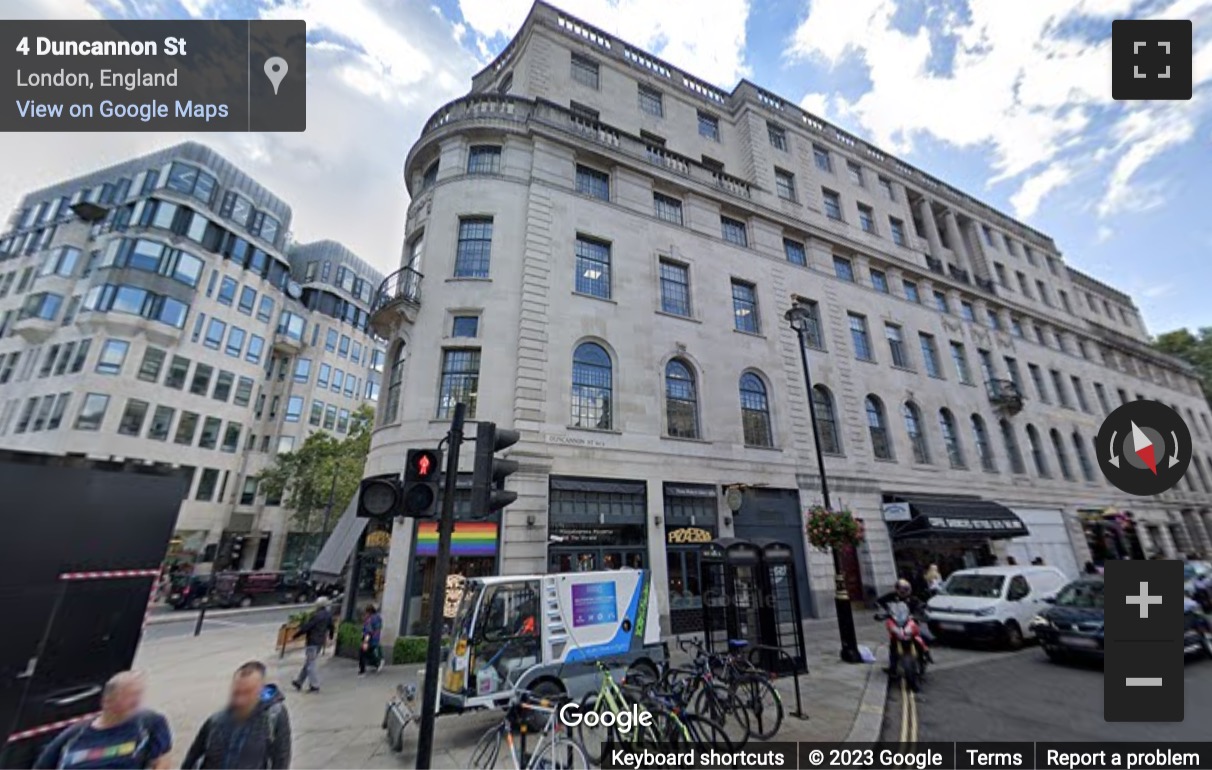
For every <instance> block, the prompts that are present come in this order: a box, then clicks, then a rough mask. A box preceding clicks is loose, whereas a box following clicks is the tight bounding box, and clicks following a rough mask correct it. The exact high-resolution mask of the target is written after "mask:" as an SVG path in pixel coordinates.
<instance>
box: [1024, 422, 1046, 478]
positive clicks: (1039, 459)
mask: <svg viewBox="0 0 1212 770" xmlns="http://www.w3.org/2000/svg"><path fill="white" fill-rule="evenodd" d="M1027 449H1028V451H1030V452H1031V461H1032V462H1033V463H1035V472H1036V474H1038V475H1039V477H1040V478H1045V479H1046V478H1048V477H1049V476H1051V475H1052V474H1051V473H1050V472H1049V471H1048V458H1047V457H1046V456H1045V455H1044V445H1043V443H1042V442H1040V440H1039V431H1037V430H1036V429H1035V426H1034V425H1028V426H1027Z"/></svg>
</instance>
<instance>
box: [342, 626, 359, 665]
mask: <svg viewBox="0 0 1212 770" xmlns="http://www.w3.org/2000/svg"><path fill="white" fill-rule="evenodd" d="M361 649H362V624H361V623H352V622H349V621H346V622H344V623H342V624H341V625H339V626H337V651H336V655H337V657H340V658H350V659H351V660H357V659H358V652H359V651H361Z"/></svg>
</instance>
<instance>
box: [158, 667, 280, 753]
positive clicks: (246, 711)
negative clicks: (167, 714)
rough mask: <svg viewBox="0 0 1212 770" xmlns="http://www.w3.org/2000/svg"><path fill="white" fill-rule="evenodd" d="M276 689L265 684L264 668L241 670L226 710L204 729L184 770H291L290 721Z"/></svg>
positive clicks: (232, 685) (235, 677)
mask: <svg viewBox="0 0 1212 770" xmlns="http://www.w3.org/2000/svg"><path fill="white" fill-rule="evenodd" d="M285 701H286V698H285V696H284V695H283V694H282V691H281V690H279V689H278V687H277V685H273V684H267V683H266V681H265V664H264V663H261V662H260V661H256V660H253V661H249V662H248V663H245V664H244V665H242V666H240V667H239V668H237V669H236V673H235V675H234V676H233V677H232V680H231V697H230V699H229V700H228V703H227V708H225V709H223V710H222V711H218V712H215V713H214V714H212V715H211V716H210V718H209V719H207V720H206V721H205V722H203V723H202V727H201V728H200V729H199V730H198V735H197V737H195V738H194V742H193V743H192V744H191V745H190V747H189V751H188V752H186V754H185V761H184V762H182V763H181V767H183V768H190V770H192V769H193V768H231V769H232V770H253V769H254V768H258V769H261V768H273V770H280V769H281V768H287V767H290V743H291V736H290V716H289V715H288V714H287V713H286V702H285Z"/></svg>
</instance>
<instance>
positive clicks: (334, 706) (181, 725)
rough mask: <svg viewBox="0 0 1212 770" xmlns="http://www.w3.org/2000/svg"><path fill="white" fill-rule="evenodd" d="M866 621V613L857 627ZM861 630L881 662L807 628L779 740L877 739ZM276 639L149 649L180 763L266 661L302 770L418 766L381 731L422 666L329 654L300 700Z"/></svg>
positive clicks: (449, 755) (877, 671) (238, 636)
mask: <svg viewBox="0 0 1212 770" xmlns="http://www.w3.org/2000/svg"><path fill="white" fill-rule="evenodd" d="M861 619H862V615H861V613H860V612H858V611H856V620H860V621H861ZM858 626H859V642H860V644H865V645H868V646H869V647H871V649H872V650H875V651H876V661H877V662H876V663H875V664H855V665H850V664H846V663H842V662H841V660H839V659H838V654H837V653H838V649H839V644H838V635H837V624H836V623H835V622H834V621H833V620H809V621H805V623H804V627H805V641H806V645H807V649H808V661H809V663H808V667H809V673H808V674H807V675H805V676H801V677H800V689H801V696H802V699H803V705H804V710H805V711H806V712H807V714H808V717H809V718H808V719H807V720H800V719H797V718H796V717H794V716H792V715H791V712H793V711H794V710H795V691H794V687H793V684H792V680H791V679H790V678H785V679H781V680H779V682H778V686H779V690H780V692H781V694H782V697H783V707H784V710H785V712H786V714H787V716H786V719H785V720H784V722H783V727H782V729H781V730H780V731H779V734H778V736H777V737H776V738H775V740H779V741H845V740H850V741H873V740H875V739H876V737H877V736H878V733H879V729H880V723H881V721H882V719H883V711H884V701H885V689H886V678H885V676H884V674H883V672H882V671H881V665H882V664H881V663H880V662H879V661H880V660H881V654H880V652H879V651H878V650H877V646H878V645H879V643H880V642H881V641H882V640H881V633H882V629H881V628H880V627H879V626H878V625H877V624H874V623H866V624H864V623H861V622H860V623H858ZM276 632H277V625H276V624H274V623H264V624H256V625H242V626H238V627H226V628H222V629H216V630H211V631H209V632H207V631H203V633H202V635H201V636H197V637H194V636H187V637H174V638H169V639H154V640H149V641H147V642H145V643H144V644H143V645H141V647H140V649H139V653H138V656H137V657H136V660H135V666H136V667H137V668H140V669H143V670H144V671H146V672H147V674H148V676H149V682H148V684H149V693H148V695H149V700H148V702H149V704H151V705H152V706H153V707H154V708H156V709H157V710H160V711H162V712H163V713H164V714H165V715H166V716H167V717H168V719H169V723H170V724H171V725H172V727H173V743H174V748H173V755H174V757H175V758H176V760H178V761H179V760H180V759H181V757H183V756H184V755H185V751H186V750H187V749H188V748H189V744H190V742H192V741H193V738H194V735H196V733H197V731H198V728H199V727H200V726H201V724H202V722H203V721H204V720H205V719H206V717H207V716H208V715H209V714H210V713H212V712H213V711H215V710H217V709H219V708H220V707H221V706H222V705H223V703H224V701H225V699H226V695H227V688H228V684H229V677H230V675H231V672H232V671H234V670H235V669H236V667H237V666H239V665H240V664H241V663H244V662H245V661H248V660H250V659H258V660H261V661H262V662H264V663H265V664H266V666H267V667H268V669H269V675H270V681H272V682H276V683H277V684H278V686H279V687H281V688H282V689H283V691H284V692H285V693H286V701H287V707H288V709H289V712H290V719H291V725H292V732H293V737H294V758H293V761H292V766H293V767H296V768H397V769H398V768H411V767H413V766H414V764H415V757H416V754H415V751H416V732H415V729H416V728H415V727H413V728H408V729H409V730H410V732H408V733H407V734H406V739H405V746H404V751H403V753H401V754H393V753H392V752H391V751H390V750H389V749H388V748H387V743H386V740H385V738H384V736H385V733H384V731H383V729H382V727H381V725H382V720H383V713H384V708H385V705H386V703H387V700H388V698H389V697H390V696H391V694H392V692H393V690H394V688H395V685H396V684H397V683H399V682H418V674H419V669H420V667H419V666H415V665H414V666H389V667H387V668H384V670H383V672H382V673H380V674H375V673H369V674H367V675H366V676H365V677H358V676H357V664H356V663H355V662H354V661H351V660H345V659H342V658H334V657H332V656H331V655H326V656H324V657H322V658H321V659H320V675H321V679H322V689H321V692H319V693H316V694H308V693H298V692H296V691H295V690H294V689H293V688H292V687H291V686H290V681H291V679H293V678H294V677H295V676H296V675H297V674H298V671H299V668H300V666H301V665H302V662H303V653H302V651H294V652H288V653H287V654H286V657H285V658H281V659H280V658H279V657H278V652H277V650H276V649H275V648H274V641H275V636H276ZM418 683H419V682H418ZM418 689H419V688H418ZM497 719H499V716H498V715H497V714H496V713H494V712H474V713H469V714H463V715H459V716H441V717H439V718H438V720H437V722H436V736H435V741H434V762H433V766H434V767H435V768H459V767H466V765H467V761H468V756H469V754H470V752H471V749H472V747H473V746H474V744H475V742H476V740H477V739H478V738H479V736H480V735H481V734H482V733H483V732H484V730H486V729H487V728H488V727H489V726H490V725H492V724H493V723H494V722H495V721H496V720H497Z"/></svg>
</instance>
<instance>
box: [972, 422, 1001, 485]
mask: <svg viewBox="0 0 1212 770" xmlns="http://www.w3.org/2000/svg"><path fill="white" fill-rule="evenodd" d="M972 440H973V442H974V443H975V444H976V455H977V457H979V458H980V461H981V468H982V469H983V470H986V471H988V472H989V473H997V460H996V459H994V457H993V445H992V444H990V443H989V431H987V430H986V429H985V420H984V418H982V417H981V416H980V415H979V414H974V415H972Z"/></svg>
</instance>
